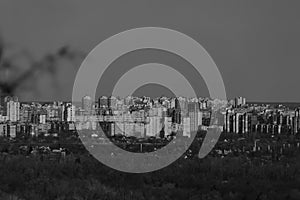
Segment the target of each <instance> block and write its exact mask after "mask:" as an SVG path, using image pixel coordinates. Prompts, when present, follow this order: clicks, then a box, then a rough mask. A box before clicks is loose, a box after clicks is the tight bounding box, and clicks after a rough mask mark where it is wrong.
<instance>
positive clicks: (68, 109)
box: [62, 103, 76, 122]
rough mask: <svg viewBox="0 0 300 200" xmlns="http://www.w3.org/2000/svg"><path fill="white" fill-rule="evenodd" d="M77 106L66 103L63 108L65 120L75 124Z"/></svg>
mask: <svg viewBox="0 0 300 200" xmlns="http://www.w3.org/2000/svg"><path fill="white" fill-rule="evenodd" d="M75 109H76V108H75V106H74V105H72V104H71V103H66V104H64V105H63V106H62V110H63V112H62V114H63V120H64V121H67V122H75Z"/></svg>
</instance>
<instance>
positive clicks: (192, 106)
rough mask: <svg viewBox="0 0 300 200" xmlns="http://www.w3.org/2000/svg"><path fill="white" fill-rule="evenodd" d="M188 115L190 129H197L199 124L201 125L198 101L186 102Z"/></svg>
mask: <svg viewBox="0 0 300 200" xmlns="http://www.w3.org/2000/svg"><path fill="white" fill-rule="evenodd" d="M188 116H189V118H190V126H191V127H190V128H191V131H192V132H196V131H198V128H199V126H200V125H202V115H201V114H200V110H199V103H198V102H189V103H188Z"/></svg>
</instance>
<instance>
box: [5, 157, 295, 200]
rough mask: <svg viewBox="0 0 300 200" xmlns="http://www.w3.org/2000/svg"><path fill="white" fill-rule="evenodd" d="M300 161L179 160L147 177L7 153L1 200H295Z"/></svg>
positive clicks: (92, 163) (87, 162) (81, 161)
mask: <svg viewBox="0 0 300 200" xmlns="http://www.w3.org/2000/svg"><path fill="white" fill-rule="evenodd" d="M299 158H300V157H295V158H293V159H291V158H290V159H289V160H288V161H287V160H282V161H279V162H277V163H270V164H265V165H263V164H262V163H260V162H256V161H255V160H249V159H247V158H245V157H225V158H223V159H220V158H213V157H207V158H205V159H203V160H199V159H197V158H192V159H183V158H182V159H179V160H178V161H177V162H175V163H173V164H172V165H171V166H169V167H167V168H165V169H162V170H160V171H156V172H152V173H148V174H126V173H121V172H117V171H115V170H112V169H110V168H108V167H106V166H104V165H102V164H101V163H99V162H98V161H97V160H95V159H94V158H93V157H91V156H87V155H80V156H74V155H69V156H67V157H66V160H65V161H63V162H61V161H60V162H58V161H53V160H47V159H44V160H40V159H37V158H35V157H25V156H21V155H9V156H8V157H6V158H5V159H4V156H2V157H1V160H0V191H1V193H0V195H1V198H4V199H5V198H15V199H118V200H119V199H139V200H140V199H291V198H294V199H299V198H300V191H299V190H298V189H299V188H300V173H299V169H300V161H299Z"/></svg>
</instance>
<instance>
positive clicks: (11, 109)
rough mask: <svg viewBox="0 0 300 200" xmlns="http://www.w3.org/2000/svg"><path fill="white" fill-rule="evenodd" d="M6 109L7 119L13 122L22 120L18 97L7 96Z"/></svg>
mask: <svg viewBox="0 0 300 200" xmlns="http://www.w3.org/2000/svg"><path fill="white" fill-rule="evenodd" d="M5 102H6V109H5V111H6V112H5V113H6V116H7V120H9V121H11V122H16V121H19V120H20V102H19V101H18V98H17V97H6V98H5Z"/></svg>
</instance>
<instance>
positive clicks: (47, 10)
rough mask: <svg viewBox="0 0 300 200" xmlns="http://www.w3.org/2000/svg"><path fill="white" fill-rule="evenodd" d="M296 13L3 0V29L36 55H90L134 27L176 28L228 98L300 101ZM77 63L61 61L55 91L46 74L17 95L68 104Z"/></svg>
mask: <svg viewBox="0 0 300 200" xmlns="http://www.w3.org/2000/svg"><path fill="white" fill-rule="evenodd" d="M299 9H300V1H296V0H295V1H279V0H278V1H230V0H227V1H211V0H210V1H200V0H187V1H183V0H118V1H116V0H107V1H103V0H96V1H87V0H84V1H83V0H69V1H63V0H57V1H53V0H52V1H41V0H35V1H33V0H26V1H13V0H1V2H0V32H1V35H2V36H3V38H4V40H5V41H6V42H7V43H9V44H12V45H14V46H17V47H18V48H24V49H28V50H29V51H30V52H31V53H32V54H33V55H34V56H35V57H36V58H39V57H41V56H43V55H45V54H47V53H49V52H55V51H56V50H57V49H58V48H60V47H61V46H64V45H67V44H69V45H71V46H73V47H74V48H77V49H80V50H82V51H84V52H89V51H90V50H92V49H93V48H94V47H95V46H96V45H97V44H98V43H99V42H101V41H103V40H104V39H106V38H108V37H109V36H111V35H114V34H116V33H119V32H121V31H124V30H127V29H130V28H136V27H145V26H157V27H165V28H171V29H175V30H178V31H180V32H183V33H185V34H187V35H189V36H190V37H192V38H194V39H195V40H197V41H198V42H199V43H200V44H201V45H202V46H203V47H204V48H205V49H206V50H207V51H208V53H209V54H210V55H211V57H212V58H213V59H214V61H215V63H216V64H217V66H218V67H219V70H220V72H221V74H222V76H223V80H224V83H225V87H226V91H227V96H228V97H229V98H232V97H235V96H245V97H246V98H247V99H249V100H251V101H293V102H300V91H298V85H299V77H300V59H299V58H300V56H299V54H300V51H299V49H300V20H299V19H300V12H299ZM71 65H72V66H71ZM74 65H75V66H74ZM79 66H80V63H78V64H77V65H76V64H69V63H62V64H61V66H60V69H59V73H58V74H57V75H56V77H55V81H56V86H54V85H53V83H52V82H53V81H52V80H51V78H49V77H48V76H47V74H46V75H41V76H39V77H38V80H37V84H36V85H37V87H38V89H37V90H34V91H33V90H32V91H26V92H25V91H19V95H20V96H21V99H23V100H68V99H70V98H71V94H72V86H73V81H74V77H75V74H76V72H77V69H78V68H79ZM57 85H58V87H57ZM204 94H206V93H205V92H204Z"/></svg>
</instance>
